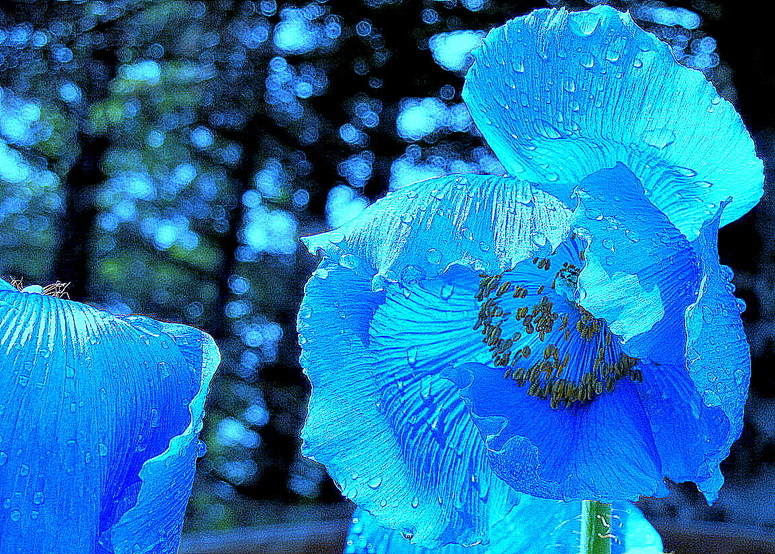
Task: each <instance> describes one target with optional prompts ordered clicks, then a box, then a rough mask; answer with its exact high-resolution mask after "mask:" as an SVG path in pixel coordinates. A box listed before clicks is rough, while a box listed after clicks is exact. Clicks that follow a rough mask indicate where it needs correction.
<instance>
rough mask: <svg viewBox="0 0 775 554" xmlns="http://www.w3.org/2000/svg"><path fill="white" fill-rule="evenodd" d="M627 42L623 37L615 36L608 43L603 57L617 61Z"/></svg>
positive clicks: (610, 60)
mask: <svg viewBox="0 0 775 554" xmlns="http://www.w3.org/2000/svg"><path fill="white" fill-rule="evenodd" d="M626 44H627V40H626V39H625V38H624V37H621V36H620V37H617V38H615V39H614V40H612V41H611V42H610V43H609V44H608V48H606V51H605V59H606V60H608V61H609V62H618V61H619V58H621V57H622V52H623V51H624V47H625V46H626Z"/></svg>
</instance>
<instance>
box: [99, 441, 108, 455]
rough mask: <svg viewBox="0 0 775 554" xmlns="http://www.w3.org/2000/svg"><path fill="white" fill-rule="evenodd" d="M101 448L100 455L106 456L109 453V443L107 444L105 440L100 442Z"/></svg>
mask: <svg viewBox="0 0 775 554" xmlns="http://www.w3.org/2000/svg"><path fill="white" fill-rule="evenodd" d="M99 449H100V456H102V457H103V458H104V457H105V456H107V455H108V445H107V444H105V443H104V442H101V443H100V444H99Z"/></svg>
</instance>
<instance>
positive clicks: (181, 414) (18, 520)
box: [0, 291, 218, 554]
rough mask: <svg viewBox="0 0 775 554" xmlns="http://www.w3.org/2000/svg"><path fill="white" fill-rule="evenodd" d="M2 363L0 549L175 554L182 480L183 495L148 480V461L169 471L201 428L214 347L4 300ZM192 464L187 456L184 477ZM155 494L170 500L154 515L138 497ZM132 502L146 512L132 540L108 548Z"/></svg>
mask: <svg viewBox="0 0 775 554" xmlns="http://www.w3.org/2000/svg"><path fill="white" fill-rule="evenodd" d="M0 360H1V362H0V363H2V365H3V367H4V368H5V371H3V372H2V375H0V390H2V391H4V397H3V403H2V405H1V406H0V412H2V413H3V414H4V415H3V417H2V418H1V419H0V437H2V441H1V442H0V496H2V498H4V499H5V500H4V502H5V508H6V509H7V512H6V513H7V517H3V518H0V550H2V551H3V552H9V553H14V554H16V553H17V552H31V551H35V552H45V553H47V552H56V553H57V554H59V553H62V554H70V553H73V554H75V553H78V554H83V553H87V554H88V553H105V552H109V553H123V552H160V553H165V552H175V551H176V549H177V542H178V539H179V533H180V525H181V518H182V510H183V509H184V507H185V503H186V501H187V497H188V495H189V494H190V480H189V481H188V483H185V485H186V486H187V487H188V488H185V489H178V488H177V486H183V484H180V483H178V482H174V481H165V482H157V481H155V478H156V474H157V472H156V471H154V470H153V469H151V467H152V463H153V462H152V460H153V459H154V458H156V457H158V456H165V457H167V458H169V459H170V460H171V464H172V465H176V464H178V463H179V462H178V461H177V460H175V461H174V463H173V461H172V460H173V458H174V456H172V455H170V452H171V451H175V450H178V449H179V448H180V447H181V446H182V442H186V441H191V442H193V443H196V436H195V434H192V433H190V432H189V431H188V430H189V429H191V428H192V426H193V428H197V429H198V426H199V424H200V420H201V407H200V405H201V402H202V398H203V396H204V394H205V393H206V389H207V383H208V381H209V378H210V376H211V375H212V372H213V371H214V369H215V366H216V365H217V361H218V360H217V351H216V350H215V347H214V345H213V344H212V339H210V338H209V337H207V336H206V335H204V334H203V333H201V332H199V331H196V330H195V329H188V330H186V331H183V330H181V328H180V326H171V325H168V324H161V323H157V322H154V321H153V320H150V319H147V318H139V317H134V318H126V319H122V318H117V317H113V316H112V315H110V314H108V313H107V312H104V311H100V310H97V309H94V308H91V307H89V306H86V305H83V304H79V303H76V302H70V301H67V300H62V299H58V298H53V297H50V296H45V295H42V294H35V293H23V292H12V291H8V292H6V291H3V292H0ZM190 405H191V409H190V408H189V406H190ZM192 410H193V411H194V414H195V418H196V419H195V421H194V422H192ZM180 435H184V436H185V437H186V438H185V439H183V440H181V438H180ZM171 442H172V445H171ZM168 449H169V450H168ZM194 459H195V458H194V457H188V458H187V464H188V465H190V466H191V469H193V463H194ZM149 460H150V461H149ZM184 481H185V480H184ZM152 489H156V490H158V491H161V490H162V489H164V491H165V494H167V495H168V496H170V497H171V498H170V499H168V500H165V502H163V503H160V504H158V505H154V506H153V508H152V509H151V508H150V506H148V505H147V504H146V503H145V501H144V498H145V497H146V495H147V494H148V492H149V491H150V490H152ZM173 498H174V504H173V503H172V502H173ZM138 502H139V503H141V504H142V511H143V514H142V515H141V516H139V517H138V518H137V519H136V525H135V533H136V534H135V535H134V536H133V537H132V539H133V541H132V542H131V543H129V544H128V543H127V541H126V540H122V541H119V542H116V541H115V540H113V539H115V534H116V533H117V532H118V531H116V528H115V526H116V525H117V523H119V521H120V520H121V521H123V520H124V519H123V518H126V517H127V513H128V512H127V511H128V510H129V511H130V512H131V508H132V507H133V506H135V504H136V503H138ZM142 521H144V522H145V524H144V525H143V524H142V523H141V522H142ZM159 532H161V533H162V534H163V535H164V536H163V537H159V535H158V533H159ZM134 543H138V548H137V549H134V550H133V548H134V546H135V544H134ZM150 543H153V544H154V545H155V546H154V547H150V546H148V547H146V544H150ZM154 548H155V549H154Z"/></svg>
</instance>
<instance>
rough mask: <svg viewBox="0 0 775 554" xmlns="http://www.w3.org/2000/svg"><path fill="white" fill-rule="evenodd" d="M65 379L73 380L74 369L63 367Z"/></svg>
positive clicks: (69, 366)
mask: <svg viewBox="0 0 775 554" xmlns="http://www.w3.org/2000/svg"><path fill="white" fill-rule="evenodd" d="M65 377H67V378H68V379H74V378H75V368H74V367H73V366H71V365H68V366H65Z"/></svg>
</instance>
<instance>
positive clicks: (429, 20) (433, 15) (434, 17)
mask: <svg viewBox="0 0 775 554" xmlns="http://www.w3.org/2000/svg"><path fill="white" fill-rule="evenodd" d="M420 17H421V18H422V22H423V23H425V24H427V25H432V24H434V23H436V22H437V21H438V20H439V12H437V11H436V10H432V9H430V8H428V9H425V10H423V11H422V14H421V16H420Z"/></svg>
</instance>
